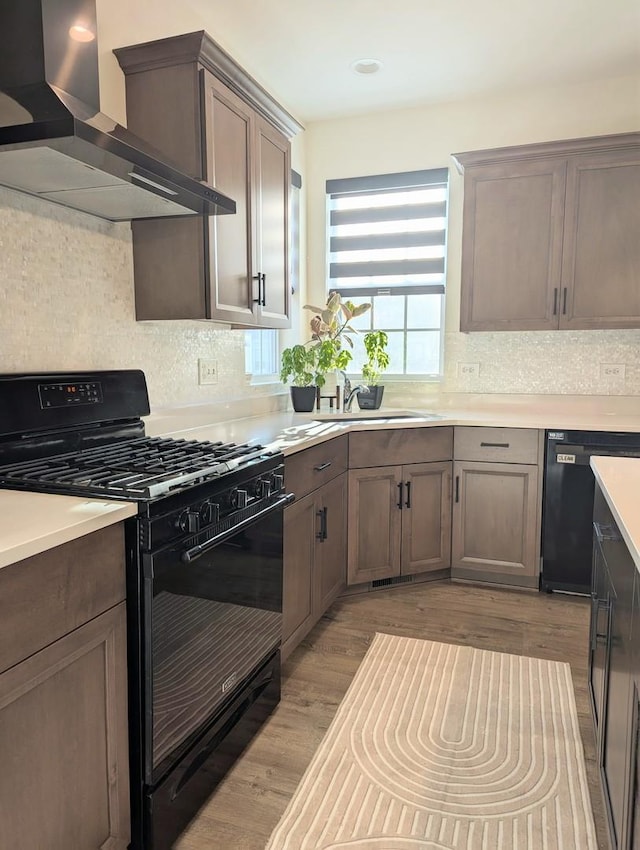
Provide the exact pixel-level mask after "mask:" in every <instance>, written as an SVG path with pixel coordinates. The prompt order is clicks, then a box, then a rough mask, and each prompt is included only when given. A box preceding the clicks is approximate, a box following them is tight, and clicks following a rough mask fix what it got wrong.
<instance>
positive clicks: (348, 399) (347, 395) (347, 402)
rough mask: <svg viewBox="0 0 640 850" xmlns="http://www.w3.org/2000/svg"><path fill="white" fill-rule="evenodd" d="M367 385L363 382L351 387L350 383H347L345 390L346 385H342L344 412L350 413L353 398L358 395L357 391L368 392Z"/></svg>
mask: <svg viewBox="0 0 640 850" xmlns="http://www.w3.org/2000/svg"><path fill="white" fill-rule="evenodd" d="M368 392H369V387H365V385H364V384H358V386H357V387H354V388H353V389H351V384H349V389H348V390H347V385H346V384H345V386H344V408H343V409H344V412H345V413H350V411H351V405H352V404H353V399H354V398H355V397H356V396H357V395H358V393H368Z"/></svg>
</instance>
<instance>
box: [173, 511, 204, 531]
mask: <svg viewBox="0 0 640 850" xmlns="http://www.w3.org/2000/svg"><path fill="white" fill-rule="evenodd" d="M176 525H177V526H178V528H179V529H180V531H185V532H188V533H189V534H195V533H196V532H197V531H200V514H199V513H198V511H192V510H186V511H182V513H181V514H180V516H179V517H178V521H177V523H176Z"/></svg>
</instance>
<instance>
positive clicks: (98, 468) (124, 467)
mask: <svg viewBox="0 0 640 850" xmlns="http://www.w3.org/2000/svg"><path fill="white" fill-rule="evenodd" d="M271 456H273V453H272V452H269V451H268V450H267V449H265V448H264V446H260V445H249V444H246V443H245V444H241V445H238V444H235V443H223V442H210V441H206V440H204V441H199V440H175V439H170V438H164V437H142V438H139V439H135V440H127V441H124V442H117V443H112V444H108V445H101V446H98V447H95V448H87V449H83V450H81V451H78V452H69V453H65V454H58V455H54V456H52V457H44V458H43V457H41V458H37V459H34V460H28V461H21V462H19V463H12V464H6V465H3V466H0V486H4V487H12V488H16V489H25V490H42V491H46V492H57V493H72V494H76V495H91V496H104V497H108V498H121V499H132V500H138V499H140V500H149V499H154V498H157V497H159V496H163V495H166V494H167V493H170V492H173V491H175V490H177V489H179V488H182V487H185V486H186V485H195V484H199V483H202V482H204V481H208V480H209V479H212V478H219V477H220V476H222V475H225V474H227V473H229V472H232V471H234V470H236V469H238V468H240V467H243V466H247V465H249V464H251V463H253V462H256V461H258V460H262V459H265V458H268V457H271Z"/></svg>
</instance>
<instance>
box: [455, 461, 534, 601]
mask: <svg viewBox="0 0 640 850" xmlns="http://www.w3.org/2000/svg"><path fill="white" fill-rule="evenodd" d="M453 474H454V477H455V482H454V492H455V495H454V503H453V533H452V561H451V566H452V568H453V572H452V575H454V576H455V575H456V573H455V570H456V569H457V568H461V569H463V570H464V571H465V572H466V573H477V574H478V576H479V577H484V578H487V579H488V580H492V579H493V580H500V578H499V577H500V576H509V577H513V578H515V577H521V578H527V579H530V581H529V582H526V581H525V582H523V584H527V583H528V584H531V582H532V581H533V580H534V579H535V577H536V576H537V575H538V563H537V561H538V558H537V553H538V541H539V539H540V529H539V527H538V467H536V466H529V465H526V464H515V463H476V462H471V461H464V462H460V461H456V462H454V467H453Z"/></svg>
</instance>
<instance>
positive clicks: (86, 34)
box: [69, 23, 96, 42]
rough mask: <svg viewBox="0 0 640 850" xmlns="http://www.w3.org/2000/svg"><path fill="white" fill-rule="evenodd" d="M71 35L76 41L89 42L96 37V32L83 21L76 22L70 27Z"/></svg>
mask: <svg viewBox="0 0 640 850" xmlns="http://www.w3.org/2000/svg"><path fill="white" fill-rule="evenodd" d="M69 35H70V36H71V38H72V39H73V40H74V41H81V42H88V41H93V40H94V39H95V37H96V36H95V33H94V32H92V30H91V29H90V28H89V27H88V26H86V25H85V24H83V23H77V24H74V25H73V26H72V27H69Z"/></svg>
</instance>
